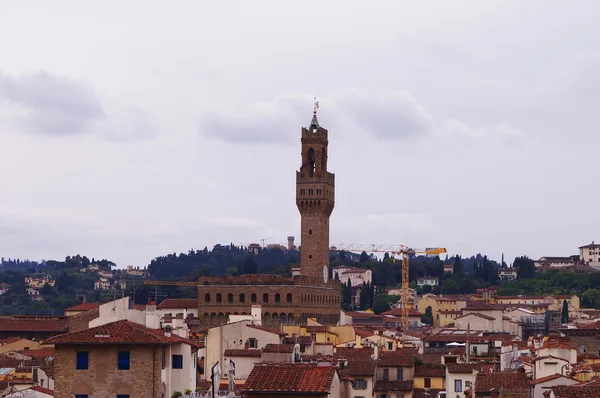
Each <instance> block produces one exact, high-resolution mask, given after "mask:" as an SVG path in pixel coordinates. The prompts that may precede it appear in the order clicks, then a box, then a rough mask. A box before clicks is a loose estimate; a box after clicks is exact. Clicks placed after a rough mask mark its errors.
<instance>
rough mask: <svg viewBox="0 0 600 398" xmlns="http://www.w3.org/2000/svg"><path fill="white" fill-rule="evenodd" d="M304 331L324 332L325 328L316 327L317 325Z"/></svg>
mask: <svg viewBox="0 0 600 398" xmlns="http://www.w3.org/2000/svg"><path fill="white" fill-rule="evenodd" d="M306 331H307V332H308V333H317V332H326V331H327V326H320V325H319V326H317V325H314V326H307V327H306Z"/></svg>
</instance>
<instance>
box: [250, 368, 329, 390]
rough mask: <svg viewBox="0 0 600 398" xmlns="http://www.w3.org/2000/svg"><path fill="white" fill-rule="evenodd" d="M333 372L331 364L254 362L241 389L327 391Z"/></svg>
mask: <svg viewBox="0 0 600 398" xmlns="http://www.w3.org/2000/svg"><path fill="white" fill-rule="evenodd" d="M334 374H335V368H333V367H332V366H316V365H315V364H308V365H307V364H271V363H262V364H256V365H255V366H254V368H253V369H252V371H251V372H250V375H249V376H248V379H247V380H246V383H244V385H243V386H242V391H246V392H255V393H256V392H259V393H260V392H265V393H266V392H281V393H283V392H292V391H293V392H312V393H329V391H330V390H331V383H332V381H333V378H334Z"/></svg>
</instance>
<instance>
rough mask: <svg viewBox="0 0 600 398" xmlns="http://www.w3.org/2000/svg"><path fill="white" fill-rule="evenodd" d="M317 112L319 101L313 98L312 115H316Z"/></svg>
mask: <svg viewBox="0 0 600 398" xmlns="http://www.w3.org/2000/svg"><path fill="white" fill-rule="evenodd" d="M318 110H319V101H317V97H315V107H314V108H313V114H315V115H316V114H317V111H318Z"/></svg>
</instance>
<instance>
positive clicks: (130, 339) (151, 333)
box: [45, 321, 196, 346]
mask: <svg viewBox="0 0 600 398" xmlns="http://www.w3.org/2000/svg"><path fill="white" fill-rule="evenodd" d="M45 343H46V344H173V343H187V344H190V345H193V346H196V344H195V343H193V342H192V341H191V340H187V339H183V338H181V337H179V336H176V335H175V334H172V335H171V336H169V337H168V336H165V334H164V331H162V330H160V329H150V328H147V327H145V326H142V325H138V324H136V323H133V322H130V321H117V322H112V323H108V324H106V325H102V326H97V327H94V328H90V329H85V330H81V331H79V332H73V333H67V334H62V335H59V336H54V337H51V338H49V339H48V340H46V341H45Z"/></svg>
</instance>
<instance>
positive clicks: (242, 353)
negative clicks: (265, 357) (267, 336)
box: [223, 349, 262, 358]
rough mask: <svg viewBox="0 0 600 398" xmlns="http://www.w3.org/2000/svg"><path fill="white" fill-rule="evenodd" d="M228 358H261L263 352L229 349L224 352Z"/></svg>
mask: <svg viewBox="0 0 600 398" xmlns="http://www.w3.org/2000/svg"><path fill="white" fill-rule="evenodd" d="M223 355H224V356H226V357H259V358H260V356H261V355H262V350H243V349H237V350H236V349H229V350H225V351H224V352H223Z"/></svg>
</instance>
